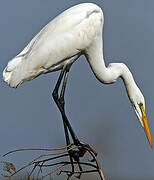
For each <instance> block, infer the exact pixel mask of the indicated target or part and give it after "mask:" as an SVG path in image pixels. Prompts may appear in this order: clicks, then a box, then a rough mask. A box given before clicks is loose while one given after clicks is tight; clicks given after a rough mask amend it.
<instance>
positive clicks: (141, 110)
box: [130, 88, 152, 148]
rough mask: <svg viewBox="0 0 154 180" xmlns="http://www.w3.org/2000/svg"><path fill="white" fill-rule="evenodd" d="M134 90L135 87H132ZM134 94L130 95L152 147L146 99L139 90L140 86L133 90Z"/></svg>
mask: <svg viewBox="0 0 154 180" xmlns="http://www.w3.org/2000/svg"><path fill="white" fill-rule="evenodd" d="M132 90H133V89H132ZM132 92H133V93H132V94H133V95H132V96H131V95H130V96H131V97H130V98H131V102H132V104H133V107H134V110H135V112H136V115H137V117H138V119H139V121H140V123H141V125H142V126H143V128H144V131H145V134H146V137H147V139H148V142H149V144H150V147H151V148H152V140H151V135H150V130H149V127H148V123H147V118H146V113H145V100H144V96H143V94H142V93H141V91H140V90H139V88H137V89H136V90H134V91H132Z"/></svg>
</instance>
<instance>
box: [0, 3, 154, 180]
mask: <svg viewBox="0 0 154 180" xmlns="http://www.w3.org/2000/svg"><path fill="white" fill-rule="evenodd" d="M81 2H94V3H96V4H98V5H99V6H100V7H101V8H102V9H103V11H104V15H105V28H104V57H105V61H106V64H108V63H110V62H124V63H126V64H127V65H128V66H129V68H130V69H131V71H132V73H133V75H134V77H135V80H136V82H137V84H138V85H139V87H140V88H141V90H142V92H143V94H144V96H145V98H146V112H147V116H148V121H149V126H150V130H151V135H152V137H153V138H154V93H153V92H154V85H153V84H154V83H153V79H154V78H153V77H154V59H153V57H154V21H153V20H154V1H153V0H148V1H147V0H116V1H115V0H103V1H101V0H93V1H88V0H87V1H86V0H85V1H81V0H56V1H54V0H32V1H31V0H26V1H21V0H13V1H10V0H5V1H3V0H0V59H1V61H0V72H1V74H2V70H3V69H4V67H5V66H6V64H7V62H8V61H9V60H10V59H11V58H13V57H14V56H15V55H17V54H18V53H19V52H20V51H21V50H22V49H23V48H24V47H25V46H26V44H27V43H28V42H29V41H30V40H31V39H32V37H33V36H34V35H35V34H36V33H38V32H39V31H40V30H41V28H42V27H43V26H44V25H46V24H47V23H48V22H49V21H50V20H51V19H53V18H54V17H55V16H56V15H58V14H59V13H61V12H62V11H64V10H65V9H67V8H69V7H71V6H73V5H75V4H78V3H81ZM58 75H59V72H54V73H50V74H47V75H41V76H40V77H38V78H36V79H35V80H33V81H30V82H26V83H24V84H23V85H21V87H20V88H18V89H11V88H9V87H8V86H7V85H6V84H5V83H4V82H3V81H2V78H1V81H0V83H1V85H0V107H1V108H0V109H1V113H0V114H1V116H0V117H1V118H0V119H1V124H0V143H1V148H0V154H4V153H5V152H7V151H9V150H12V149H16V148H21V147H59V146H62V145H64V142H65V139H64V137H63V127H62V121H61V117H60V113H59V112H58V110H57V107H56V105H55V104H54V102H53V100H52V98H51V96H50V95H51V92H52V90H53V88H54V86H55V83H56V81H57V78H58ZM1 77H2V75H1ZM66 111H67V114H68V117H69V119H70V121H71V124H72V126H73V127H74V130H75V131H76V133H77V135H78V136H79V137H80V138H81V140H82V141H84V142H87V143H89V144H91V145H92V146H93V147H94V148H95V150H96V151H97V152H98V153H99V156H100V158H101V164H102V167H103V170H104V174H105V176H106V179H107V180H120V178H121V180H128V179H129V180H130V179H131V180H139V179H140V180H153V179H154V150H153V149H152V150H151V149H150V147H149V145H148V142H147V140H146V138H145V135H144V131H143V129H142V128H141V126H140V124H139V122H138V120H137V117H136V115H135V113H134V111H133V108H132V107H131V104H130V102H129V100H128V97H127V94H126V91H125V87H124V85H123V82H122V80H120V79H119V80H118V81H117V82H116V83H115V84H112V85H103V84H101V83H100V82H98V81H97V80H96V79H95V77H94V75H93V73H92V71H91V69H90V68H89V65H88V63H87V61H86V60H85V58H84V57H80V58H79V60H78V61H76V62H75V63H74V64H73V66H72V68H71V71H70V75H69V80H68V86H67V91H66ZM31 156H32V153H27V154H26V153H24V157H23V154H22V153H18V154H16V155H12V156H9V157H8V159H7V160H9V161H16V163H17V164H18V165H20V164H21V163H23V162H24V161H25V160H27V158H28V157H31ZM1 159H2V158H1ZM3 160H4V159H3ZM84 178H85V176H84ZM84 178H82V179H84ZM95 178H96V177H95V176H93V179H95ZM58 179H59V178H58ZM96 179H97V178H96Z"/></svg>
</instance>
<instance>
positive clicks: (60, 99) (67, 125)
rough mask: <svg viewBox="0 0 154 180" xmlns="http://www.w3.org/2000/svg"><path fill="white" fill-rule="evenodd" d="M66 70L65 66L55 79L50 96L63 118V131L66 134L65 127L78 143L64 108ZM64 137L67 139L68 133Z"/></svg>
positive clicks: (78, 142) (77, 143) (76, 142)
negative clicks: (60, 88)
mask: <svg viewBox="0 0 154 180" xmlns="http://www.w3.org/2000/svg"><path fill="white" fill-rule="evenodd" d="M68 72H69V68H67V67H65V68H63V69H62V71H61V73H60V76H59V78H58V81H57V84H56V86H55V89H54V91H53V93H52V96H53V99H54V101H55V103H56V104H57V106H58V108H59V110H60V112H61V115H62V119H63V122H64V129H65V133H66V134H68V132H67V128H68V130H69V132H70V134H71V137H72V139H73V142H74V144H75V145H79V144H80V141H79V140H78V138H77V136H76V135H75V133H74V131H73V129H72V127H71V125H70V123H69V121H68V119H67V117H66V114H65V109H64V104H65V102H64V93H65V88H66V82H67V77H68ZM63 76H64V82H63V86H62V90H61V94H60V97H59V95H58V90H59V87H60V84H61V82H62V79H63ZM66 138H67V139H68V135H66Z"/></svg>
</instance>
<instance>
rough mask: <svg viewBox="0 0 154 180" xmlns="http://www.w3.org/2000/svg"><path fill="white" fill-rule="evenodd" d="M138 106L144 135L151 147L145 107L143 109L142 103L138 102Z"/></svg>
mask: <svg viewBox="0 0 154 180" xmlns="http://www.w3.org/2000/svg"><path fill="white" fill-rule="evenodd" d="M139 107H140V109H141V112H142V122H143V127H144V131H145V134H146V137H147V139H148V142H149V144H150V147H151V148H152V139H151V135H150V130H149V127H148V122H147V117H146V114H145V109H144V106H143V104H139Z"/></svg>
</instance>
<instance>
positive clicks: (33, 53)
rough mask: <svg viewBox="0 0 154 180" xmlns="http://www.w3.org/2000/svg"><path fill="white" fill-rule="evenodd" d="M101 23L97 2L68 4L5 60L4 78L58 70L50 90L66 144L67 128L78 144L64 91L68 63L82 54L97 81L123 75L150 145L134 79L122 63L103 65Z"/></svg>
mask: <svg viewBox="0 0 154 180" xmlns="http://www.w3.org/2000/svg"><path fill="white" fill-rule="evenodd" d="M103 24H104V16H103V12H102V10H101V8H100V7H98V6H97V5H96V4H93V3H83V4H79V5H76V6H74V7H71V8H70V9H68V10H66V11H64V12H63V13H62V14H60V15H59V16H57V17H56V18H55V19H53V20H52V21H51V22H49V24H47V25H46V26H45V27H44V28H43V29H42V30H41V31H40V32H39V33H38V34H37V35H36V36H35V37H34V38H33V39H32V40H31V41H30V43H29V44H28V45H27V46H26V47H25V48H24V49H23V51H22V52H21V53H19V54H18V55H17V56H16V57H14V58H13V59H12V60H11V61H10V62H9V63H8V65H7V66H6V68H5V69H4V71H3V79H4V81H5V82H7V83H8V84H9V86H11V87H13V88H17V87H18V86H19V85H20V84H21V83H23V82H25V81H29V80H32V79H34V78H36V77H37V76H39V75H40V74H45V73H49V72H52V71H57V70H61V73H60V76H59V79H58V82H57V84H56V87H55V89H54V91H53V98H54V100H55V102H56V104H57V106H58V108H59V110H60V112H61V114H62V118H63V122H64V128H65V133H66V141H67V144H69V137H68V132H67V128H68V129H69V131H70V134H71V135H72V139H73V141H74V144H78V143H80V142H79V140H78V138H77V136H76V135H75V134H74V132H73V129H72V128H71V126H70V124H69V121H68V120H67V117H66V114H65V110H64V92H65V87H66V81H67V77H68V73H69V69H70V67H71V65H72V64H73V62H74V61H75V60H77V59H78V57H79V56H80V55H82V54H84V55H85V56H86V59H87V61H88V63H89V65H90V67H91V69H92V71H93V73H94V74H95V76H96V78H97V79H98V80H99V81H100V82H102V83H104V84H110V83H114V82H116V80H117V78H118V77H121V78H122V79H123V82H124V85H125V87H126V90H127V94H128V97H129V99H130V102H131V103H132V105H133V107H134V110H135V112H136V115H137V117H138V119H139V121H140V123H141V124H142V126H143V127H144V131H145V134H146V137H147V139H148V141H149V144H150V146H151V147H152V140H151V135H150V131H149V128H148V124H147V120H146V114H145V100H144V96H143V94H142V93H141V91H140V89H139V88H138V86H137V84H136V83H135V81H134V78H133V76H132V73H131V72H130V70H129V68H128V67H127V66H126V65H125V64H124V63H111V64H109V66H108V67H106V66H105V62H104V58H103V43H102V42H103V41H102V30H103ZM63 77H64V81H63V86H62V91H61V93H60V96H59V95H58V89H59V87H60V84H61V82H62V79H63ZM79 156H81V154H80V155H79Z"/></svg>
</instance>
